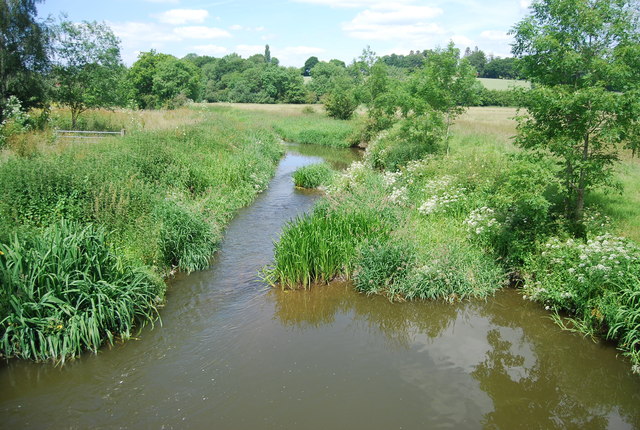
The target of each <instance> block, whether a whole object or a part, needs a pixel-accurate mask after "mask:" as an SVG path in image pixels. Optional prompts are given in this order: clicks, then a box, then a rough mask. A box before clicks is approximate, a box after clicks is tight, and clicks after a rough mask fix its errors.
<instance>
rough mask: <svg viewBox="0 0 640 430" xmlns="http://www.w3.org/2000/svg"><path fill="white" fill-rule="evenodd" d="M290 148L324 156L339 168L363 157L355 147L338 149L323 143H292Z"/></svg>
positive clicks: (303, 152) (334, 166) (298, 151)
mask: <svg viewBox="0 0 640 430" xmlns="http://www.w3.org/2000/svg"><path fill="white" fill-rule="evenodd" d="M289 149H290V150H291V151H293V152H297V153H299V154H301V155H306V156H310V157H322V159H324V160H325V161H326V162H328V163H329V164H331V166H332V167H333V168H334V169H337V170H342V169H346V168H347V167H349V165H350V164H351V163H352V162H353V161H356V160H360V159H361V158H362V151H361V150H357V149H353V148H349V149H336V148H329V147H327V146H322V145H309V144H296V145H290V146H289Z"/></svg>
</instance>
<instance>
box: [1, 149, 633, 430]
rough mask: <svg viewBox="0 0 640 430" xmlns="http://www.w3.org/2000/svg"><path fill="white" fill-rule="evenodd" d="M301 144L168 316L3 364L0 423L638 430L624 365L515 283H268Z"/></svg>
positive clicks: (300, 207) (172, 299)
mask: <svg viewBox="0 0 640 430" xmlns="http://www.w3.org/2000/svg"><path fill="white" fill-rule="evenodd" d="M296 148H297V147H293V148H290V150H289V152H288V154H287V156H286V157H285V158H284V159H283V160H282V162H281V163H280V166H279V168H278V171H277V173H276V176H275V177H274V179H273V181H272V183H271V185H270V187H269V189H268V190H267V191H266V192H264V193H263V194H262V195H260V196H259V197H258V199H257V200H256V202H255V203H254V204H253V205H252V206H251V207H249V208H247V209H244V210H242V211H241V212H240V213H239V214H238V216H237V217H236V218H235V219H234V221H233V222H232V223H231V224H230V225H229V228H228V230H227V233H226V238H225V240H224V242H223V244H222V245H221V249H220V251H219V252H218V254H217V255H216V257H215V260H214V262H213V264H212V267H211V268H210V269H209V270H205V271H202V272H197V273H193V274H191V275H188V276H186V275H181V276H179V277H178V278H177V279H175V280H174V281H173V282H172V285H171V287H170V289H169V292H168V296H167V304H166V306H165V307H164V308H163V309H162V326H159V325H156V327H155V328H153V329H151V328H148V329H145V330H143V331H142V333H141V334H140V336H139V339H138V340H132V341H129V342H126V343H124V344H119V345H117V346H115V347H113V348H105V349H104V350H102V351H100V353H99V354H97V355H93V354H86V355H84V356H83V357H81V358H80V359H78V360H76V361H74V362H72V363H70V364H68V365H66V366H64V367H62V368H59V367H53V366H51V365H47V364H33V363H25V362H19V361H11V362H10V363H9V364H6V365H2V367H0V387H1V388H0V428H12V429H13V428H16V429H17V428H93V427H99V428H203V429H204V428H206V429H208V428H219V429H346V428H350V429H422V428H434V429H440V428H444V429H465V428H471V429H474V428H503V429H514V428H527V429H529V428H539V429H553V428H558V429H560V428H576V429H606V428H612V429H625V428H640V378H639V377H638V376H634V375H632V374H631V372H630V370H629V363H628V362H627V361H625V360H624V359H621V358H619V357H617V356H616V355H617V354H616V350H615V348H614V347H613V346H611V345H608V344H605V343H594V342H592V341H590V340H588V339H584V338H583V337H581V336H579V335H575V334H572V333H568V332H563V331H560V330H559V329H558V328H557V327H556V326H555V325H554V324H553V322H552V321H550V320H549V318H548V315H547V313H546V312H545V311H544V310H542V309H541V308H540V306H538V305H536V304H533V303H529V302H524V301H523V300H522V298H521V296H520V295H519V294H518V293H517V292H516V291H513V290H506V291H501V292H499V293H498V294H497V295H496V297H495V298H493V299H490V300H488V301H486V302H484V301H471V302H465V303H460V304H455V305H448V304H444V303H432V302H417V303H402V304H392V303H389V301H388V300H386V299H385V298H383V297H368V296H365V295H361V294H357V293H355V292H354V291H353V290H352V289H351V287H350V286H349V285H348V284H340V283H335V284H332V285H329V286H324V287H319V288H315V289H312V290H310V291H295V292H283V291H280V290H274V289H270V288H268V287H266V286H265V285H263V284H262V283H261V282H260V280H259V278H258V276H257V273H258V271H259V269H260V268H261V267H262V266H264V265H265V264H268V263H269V261H270V259H271V257H272V253H273V248H272V243H273V240H275V239H276V238H277V236H278V233H279V231H280V230H281V228H282V226H283V224H284V223H285V222H286V221H287V220H289V219H291V218H292V217H294V216H295V215H296V214H300V213H301V212H303V211H307V210H309V209H310V208H311V205H312V204H313V202H314V200H315V199H316V198H317V197H318V195H317V194H316V193H313V192H304V191H299V190H295V189H294V187H293V185H292V183H291V180H290V174H291V173H292V172H293V171H294V170H295V169H296V168H297V167H299V166H301V165H306V164H310V163H314V162H318V161H320V159H319V158H318V155H321V154H320V153H319V152H318V150H317V148H314V149H313V150H312V149H310V148H308V147H306V148H297V149H296ZM302 152H305V153H306V154H307V155H303V154H302ZM309 154H312V155H309ZM331 154H332V156H333V157H332V158H333V160H334V163H338V164H340V163H342V164H344V163H346V162H348V161H349V160H351V159H353V154H351V153H349V152H344V153H342V155H341V156H339V157H335V154H336V152H335V150H334V151H333V152H332V153H331Z"/></svg>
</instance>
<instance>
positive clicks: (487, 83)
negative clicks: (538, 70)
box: [478, 78, 531, 91]
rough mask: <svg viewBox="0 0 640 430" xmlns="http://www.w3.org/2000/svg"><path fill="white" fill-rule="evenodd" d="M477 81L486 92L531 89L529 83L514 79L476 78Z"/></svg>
mask: <svg viewBox="0 0 640 430" xmlns="http://www.w3.org/2000/svg"><path fill="white" fill-rule="evenodd" d="M478 81H479V82H480V83H481V84H482V86H484V87H485V88H486V89H487V90H497V91H507V90H510V89H512V88H531V83H530V82H528V81H520V80H515V79H490V78H478Z"/></svg>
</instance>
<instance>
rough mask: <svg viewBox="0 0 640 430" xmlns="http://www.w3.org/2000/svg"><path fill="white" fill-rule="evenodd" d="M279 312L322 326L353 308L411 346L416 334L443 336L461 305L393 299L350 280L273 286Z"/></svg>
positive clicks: (300, 323) (290, 321)
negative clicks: (373, 293)
mask: <svg viewBox="0 0 640 430" xmlns="http://www.w3.org/2000/svg"><path fill="white" fill-rule="evenodd" d="M269 297H270V299H272V300H273V301H274V303H275V316H276V317H277V318H278V319H279V320H280V321H281V322H282V324H283V325H287V326H296V327H300V328H304V327H308V326H310V327H318V326H321V325H324V324H331V323H333V322H334V320H335V317H336V314H337V313H338V312H341V313H346V312H348V311H350V310H353V311H354V313H355V316H354V320H355V321H363V322H364V323H365V324H367V326H368V327H369V329H370V330H373V331H375V332H376V333H377V332H381V333H383V334H384V335H385V336H386V337H387V338H388V339H389V340H391V341H393V342H394V343H395V344H397V345H401V346H403V347H408V346H409V345H411V343H412V338H413V336H414V335H415V334H417V333H420V334H425V335H427V336H429V337H430V338H434V337H437V336H439V335H440V334H441V333H442V332H443V331H444V330H445V329H446V328H447V327H449V325H450V324H451V322H452V321H453V320H455V318H456V315H457V312H458V310H457V306H456V305H450V304H445V303H440V302H435V303H434V302H412V303H396V304H393V303H390V302H389V301H388V300H387V299H386V298H384V297H381V296H374V297H370V296H366V295H364V294H359V293H356V292H354V291H353V286H352V285H351V284H350V283H341V282H332V283H331V284H329V285H322V286H315V287H312V288H311V289H309V290H298V291H281V290H276V289H274V290H272V291H271V292H270V293H269Z"/></svg>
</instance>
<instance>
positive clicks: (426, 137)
mask: <svg viewBox="0 0 640 430" xmlns="http://www.w3.org/2000/svg"><path fill="white" fill-rule="evenodd" d="M444 138H445V127H444V123H443V122H442V117H441V115H440V114H438V113H435V112H433V113H430V114H426V115H421V116H420V117H419V118H408V119H403V120H401V121H399V122H398V123H396V124H395V125H394V126H393V127H392V128H391V129H390V130H389V131H388V132H382V133H381V134H380V135H379V136H378V138H376V139H374V140H373V141H372V142H371V144H370V145H369V147H368V148H367V153H366V155H365V159H366V160H367V162H368V163H369V165H371V166H372V167H374V168H377V169H383V170H389V171H394V170H398V169H400V168H401V167H403V166H406V165H407V163H409V162H410V161H414V160H420V159H422V158H423V157H425V156H426V155H428V154H436V153H439V152H442V150H443V149H444V145H443V144H444Z"/></svg>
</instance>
